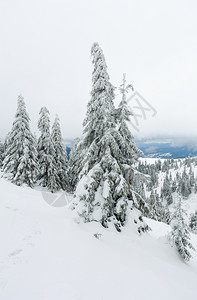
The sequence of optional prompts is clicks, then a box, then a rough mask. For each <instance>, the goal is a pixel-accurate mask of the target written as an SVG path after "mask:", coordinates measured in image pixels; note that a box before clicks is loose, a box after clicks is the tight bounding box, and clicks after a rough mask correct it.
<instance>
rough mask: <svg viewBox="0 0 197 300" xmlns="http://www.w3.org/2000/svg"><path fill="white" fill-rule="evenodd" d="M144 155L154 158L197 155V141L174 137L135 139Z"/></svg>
mask: <svg viewBox="0 0 197 300" xmlns="http://www.w3.org/2000/svg"><path fill="white" fill-rule="evenodd" d="M135 142H136V144H137V146H138V148H139V149H140V150H142V151H143V153H144V155H143V157H153V158H184V157H188V156H191V157H193V156H197V143H196V142H195V141H193V140H188V139H186V141H184V140H182V139H178V138H174V139H167V138H163V139H142V140H138V139H135Z"/></svg>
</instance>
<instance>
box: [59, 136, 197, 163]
mask: <svg viewBox="0 0 197 300" xmlns="http://www.w3.org/2000/svg"><path fill="white" fill-rule="evenodd" d="M135 143H136V145H137V146H138V148H139V149H140V150H141V151H142V152H143V153H144V155H143V156H142V157H149V158H151V157H152V158H184V157H188V156H191V157H193V156H197V139H196V141H195V140H192V139H188V138H176V137H175V138H155V139H136V138H135ZM64 145H65V146H66V148H67V153H68V155H69V153H70V150H71V148H72V147H73V145H74V140H66V139H65V140H64Z"/></svg>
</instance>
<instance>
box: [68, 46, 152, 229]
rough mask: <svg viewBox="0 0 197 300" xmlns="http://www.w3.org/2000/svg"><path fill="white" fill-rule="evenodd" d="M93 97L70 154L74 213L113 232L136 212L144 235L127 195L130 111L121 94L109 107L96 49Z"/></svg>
mask: <svg viewBox="0 0 197 300" xmlns="http://www.w3.org/2000/svg"><path fill="white" fill-rule="evenodd" d="M91 54H92V63H93V73H92V91H91V99H90V101H89V103H88V105H87V113H86V118H85V120H84V123H83V126H84V130H83V136H82V138H81V140H79V141H78V143H77V145H76V146H75V148H74V150H73V151H72V153H71V158H70V160H71V164H70V170H69V171H70V175H71V176H70V180H72V182H71V184H73V185H74V186H73V190H75V198H76V202H75V209H76V210H77V212H78V214H79V215H80V216H81V217H82V218H83V219H84V221H85V222H89V221H92V220H94V221H98V222H100V223H101V224H102V225H103V226H104V227H108V223H109V222H113V223H114V225H115V227H116V229H117V230H118V231H120V230H121V226H124V224H125V223H126V220H127V216H128V213H129V211H131V210H132V209H136V210H137V211H138V217H137V220H135V222H136V223H137V224H138V231H140V232H141V231H146V230H148V226H147V225H146V224H145V223H144V222H143V218H142V213H141V211H140V210H139V203H140V201H141V199H138V198H137V197H136V195H135V194H134V193H133V190H132V183H133V176H134V174H133V173H134V170H133V166H134V164H135V162H136V161H137V159H138V154H139V153H140V151H139V150H138V148H137V147H136V145H135V143H134V141H133V136H132V135H131V133H130V130H129V129H128V126H127V123H126V122H127V121H129V120H130V116H131V111H130V110H129V107H128V105H127V101H126V92H127V90H128V89H129V88H130V85H127V86H126V84H125V77H124V78H123V84H122V86H121V94H122V100H121V102H120V105H119V107H118V109H115V106H114V97H115V95H114V86H113V85H112V84H111V83H110V81H109V75H108V73H107V65H106V62H105V58H104V55H103V52H102V50H101V48H100V46H99V45H98V44H97V43H95V44H93V46H92V50H91Z"/></svg>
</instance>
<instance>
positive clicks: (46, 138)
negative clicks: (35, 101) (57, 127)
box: [38, 107, 60, 192]
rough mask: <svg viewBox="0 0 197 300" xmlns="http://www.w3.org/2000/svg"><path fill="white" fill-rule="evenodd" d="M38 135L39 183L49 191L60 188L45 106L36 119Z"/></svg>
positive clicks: (47, 112)
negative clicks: (37, 119)
mask: <svg viewBox="0 0 197 300" xmlns="http://www.w3.org/2000/svg"><path fill="white" fill-rule="evenodd" d="M38 129H39V130H40V137H39V139H38V163H39V171H40V174H39V177H38V179H39V183H40V184H41V185H42V186H43V187H47V188H48V189H49V190H50V191H51V192H56V191H57V190H58V189H60V182H59V177H58V172H57V164H56V159H55V155H56V154H55V149H54V145H53V141H52V138H51V134H50V119H49V111H48V109H47V108H46V107H42V108H41V110H40V119H39V121H38Z"/></svg>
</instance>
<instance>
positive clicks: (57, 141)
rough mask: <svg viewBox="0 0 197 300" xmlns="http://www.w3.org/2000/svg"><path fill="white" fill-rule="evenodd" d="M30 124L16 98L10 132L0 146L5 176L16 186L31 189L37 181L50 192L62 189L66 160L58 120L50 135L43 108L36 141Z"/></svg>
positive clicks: (22, 103) (46, 112)
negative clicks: (24, 185)
mask: <svg viewBox="0 0 197 300" xmlns="http://www.w3.org/2000/svg"><path fill="white" fill-rule="evenodd" d="M29 123H30V118H29V116H28V114H27V111H26V106H25V102H24V98H23V97H22V95H19V97H18V103H17V112H16V115H15V120H14V122H13V125H12V129H11V131H10V132H9V134H8V135H7V137H6V140H5V143H4V146H1V147H0V159H1V157H2V158H3V159H1V160H0V161H1V163H2V170H3V172H4V174H5V176H7V177H8V178H9V179H10V180H11V181H12V182H13V183H15V184H17V185H22V184H27V185H28V186H30V187H33V186H34V185H35V184H36V183H37V182H38V183H39V184H40V185H42V186H46V187H48V189H49V190H50V191H51V192H55V191H57V190H59V189H60V188H63V189H65V186H66V177H67V173H66V171H67V158H66V151H65V150H64V147H63V145H62V136H61V131H60V124H59V119H58V117H56V119H55V122H54V124H53V127H52V133H50V119H49V112H48V110H47V109H46V108H45V107H43V108H41V111H40V119H39V122H38V128H39V130H40V133H41V134H40V137H39V139H38V142H37V141H36V138H35V136H34V135H33V134H32V133H31V130H30V124H29ZM1 149H3V151H1ZM2 152H3V154H1V153H2Z"/></svg>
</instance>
